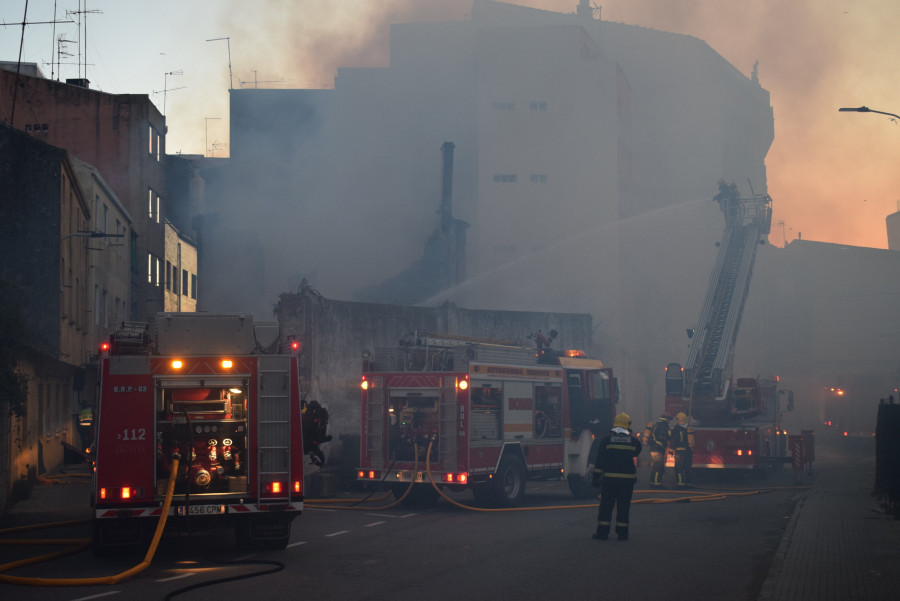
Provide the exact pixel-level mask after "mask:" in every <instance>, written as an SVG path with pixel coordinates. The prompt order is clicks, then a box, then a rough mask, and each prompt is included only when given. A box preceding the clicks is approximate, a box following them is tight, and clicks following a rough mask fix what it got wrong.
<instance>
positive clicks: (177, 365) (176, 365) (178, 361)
mask: <svg viewBox="0 0 900 601" xmlns="http://www.w3.org/2000/svg"><path fill="white" fill-rule="evenodd" d="M182 367H184V363H183V362H182V361H181V359H175V360H174V361H172V368H173V369H181V368H182Z"/></svg>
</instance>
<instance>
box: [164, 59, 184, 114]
mask: <svg viewBox="0 0 900 601" xmlns="http://www.w3.org/2000/svg"><path fill="white" fill-rule="evenodd" d="M169 75H184V71H182V70H181V69H179V70H178V71H168V72H166V75H165V77H163V116H165V114H166V92H168V91H169ZM182 87H184V86H182ZM174 89H176V90H180V89H181V88H174Z"/></svg>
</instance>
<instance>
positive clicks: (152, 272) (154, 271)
mask: <svg viewBox="0 0 900 601" xmlns="http://www.w3.org/2000/svg"><path fill="white" fill-rule="evenodd" d="M161 272H162V260H160V258H159V257H154V256H153V253H148V254H147V283H148V284H153V285H154V286H159V285H160V284H161V275H162V274H161Z"/></svg>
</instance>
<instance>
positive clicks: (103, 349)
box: [100, 342, 109, 353]
mask: <svg viewBox="0 0 900 601" xmlns="http://www.w3.org/2000/svg"><path fill="white" fill-rule="evenodd" d="M108 350H109V343H108V342H101V343H100V352H101V353H105V352H106V351H108Z"/></svg>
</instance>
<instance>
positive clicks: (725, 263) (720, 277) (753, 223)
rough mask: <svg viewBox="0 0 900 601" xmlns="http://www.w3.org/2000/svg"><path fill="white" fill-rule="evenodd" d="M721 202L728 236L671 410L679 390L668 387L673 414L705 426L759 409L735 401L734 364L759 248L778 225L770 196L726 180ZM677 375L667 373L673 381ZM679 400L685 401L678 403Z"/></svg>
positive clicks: (721, 191) (721, 193) (708, 290)
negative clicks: (746, 192) (748, 192)
mask: <svg viewBox="0 0 900 601" xmlns="http://www.w3.org/2000/svg"><path fill="white" fill-rule="evenodd" d="M715 200H716V201H717V202H718V203H719V205H720V208H721V209H722V211H723V213H724V214H725V233H724V236H723V240H722V242H721V243H720V245H719V253H718V256H717V258H716V263H715V266H714V268H713V270H712V273H711V274H710V279H709V286H708V288H707V293H706V299H705V301H704V304H703V309H702V311H701V313H700V319H699V321H698V323H697V326H696V328H695V329H694V330H693V332H689V334H691V345H690V351H689V353H688V359H687V363H686V365H685V367H684V373H683V376H682V375H681V374H678V375H677V377H679V378H682V390H681V391H680V392H679V393H678V394H676V395H671V396H672V397H673V398H672V404H673V405H678V406H675V407H670V403H669V399H670V393H671V392H676V390H675V389H677V388H678V386H675V387H674V388H670V387H668V386H667V410H669V411H672V414H673V415H674V413H677V411H674V409H677V410H679V411H684V412H685V413H687V414H688V415H689V416H691V417H692V418H696V419H698V420H700V421H701V422H704V421H710V420H713V421H720V420H721V419H723V418H725V417H736V416H743V415H747V414H751V413H753V412H754V411H756V410H758V407H757V406H756V401H753V400H751V401H750V402H749V403H747V404H744V403H742V404H741V405H740V407H739V406H737V405H735V403H734V402H733V401H734V398H735V395H736V394H737V395H738V396H740V395H741V392H742V391H740V390H738V389H739V388H741V387H739V386H737V384H738V383H735V382H732V363H733V360H734V347H735V343H736V341H737V333H738V329H739V327H740V322H741V314H742V313H743V310H744V304H745V302H746V300H747V294H748V292H749V290H750V278H751V276H752V273H753V264H754V261H755V259H756V249H757V247H758V246H759V245H760V244H764V243H765V242H766V240H767V236H768V234H769V232H770V230H771V224H772V199H771V197H770V196H769V195H768V194H765V195H756V194H755V195H752V196H751V197H749V198H741V197H740V194H739V192H738V188H737V186H736V185H734V184H726V183H725V182H723V181H720V182H719V193H718V194H717V195H716V196H715ZM673 365H676V364H671V365H670V368H671V367H672V366H673ZM674 377H676V375H675V374H669V373H668V370H667V379H669V378H674ZM676 396H677V397H681V398H680V399H677V400H676V399H675V398H674V397H676ZM751 396H752V395H751ZM757 396H758V395H757ZM685 401H686V404H687V406H686V407H685V406H684V405H685Z"/></svg>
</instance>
